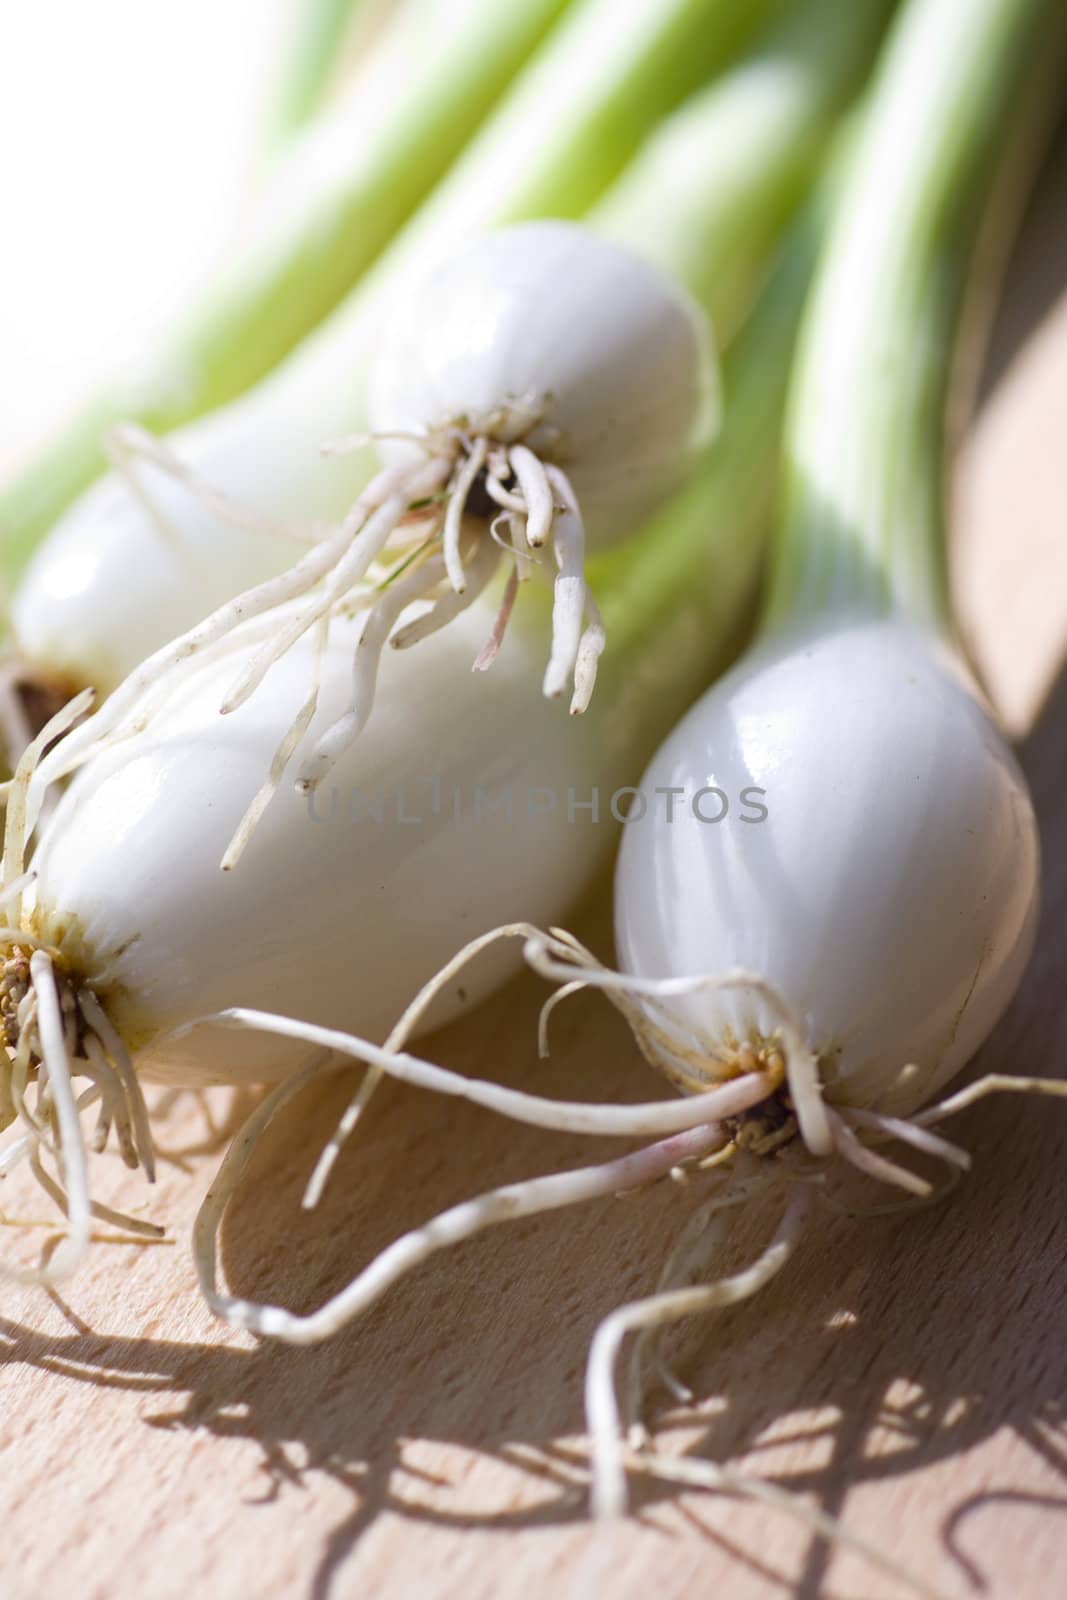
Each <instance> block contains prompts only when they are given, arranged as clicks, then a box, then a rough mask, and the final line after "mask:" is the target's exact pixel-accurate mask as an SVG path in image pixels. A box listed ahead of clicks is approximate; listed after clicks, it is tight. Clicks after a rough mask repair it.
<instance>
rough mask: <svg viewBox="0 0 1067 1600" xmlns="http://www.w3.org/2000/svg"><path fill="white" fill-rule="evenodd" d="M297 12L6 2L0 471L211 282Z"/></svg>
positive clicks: (195, 0)
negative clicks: (193, 289) (201, 284)
mask: <svg viewBox="0 0 1067 1600" xmlns="http://www.w3.org/2000/svg"><path fill="white" fill-rule="evenodd" d="M299 3H300V0H0V470H3V469H9V468H10V467H11V466H12V465H13V464H14V463H15V462H17V460H18V459H19V458H20V457H22V456H24V455H25V454H26V453H27V451H28V450H29V448H30V447H31V446H32V444H33V443H34V441H35V440H37V439H39V438H40V437H41V436H42V434H43V433H45V432H46V431H47V429H48V428H49V426H51V425H54V424H55V422H56V421H57V420H58V419H59V418H60V417H62V416H63V415H64V414H65V413H66V412H68V411H70V410H72V409H74V407H75V404H76V402H77V400H78V399H79V398H80V397H83V396H84V395H85V394H86V393H87V392H88V391H89V390H91V389H92V388H93V387H94V385H95V383H96V382H97V381H99V380H100V379H102V378H106V376H107V375H108V373H109V371H111V370H113V369H114V367H115V366H116V365H117V364H122V363H127V362H130V361H133V360H135V359H136V354H137V351H138V349H139V348H142V349H143V347H144V344H145V341H146V340H147V339H150V338H151V336H152V334H153V331H154V330H155V329H156V328H158V327H160V326H162V325H165V323H166V321H167V319H168V317H169V316H170V315H171V314H172V312H173V311H174V309H175V307H176V306H177V305H179V304H180V303H181V301H182V300H183V298H184V296H185V294H186V293H187V292H188V289H189V286H190V284H191V283H193V282H195V281H196V280H197V279H201V280H202V279H203V278H204V277H206V276H207V275H208V274H209V273H210V270H211V263H212V259H213V256H214V254H215V252H216V251H217V250H218V249H219V248H220V246H221V244H222V242H223V241H224V240H225V237H226V234H227V232H228V230H229V228H230V227H231V226H232V219H233V218H234V215H235V212H236V210H237V207H238V206H239V204H240V201H241V197H242V195H243V194H244V193H246V192H247V186H248V185H249V184H250V183H251V182H252V181H253V180H254V176H255V172H256V167H257V161H258V157H259V153H260V149H261V145H262V139H263V134H264V124H265V119H266V118H267V117H268V116H269V114H270V111H271V110H272V108H273V103H274V98H273V97H274V95H275V93H276V90H277V75H278V72H279V64H280V60H281V56H282V52H283V47H284V41H285V38H286V30H287V28H288V27H290V26H292V25H293V17H294V12H293V9H292V8H293V7H294V6H296V5H299Z"/></svg>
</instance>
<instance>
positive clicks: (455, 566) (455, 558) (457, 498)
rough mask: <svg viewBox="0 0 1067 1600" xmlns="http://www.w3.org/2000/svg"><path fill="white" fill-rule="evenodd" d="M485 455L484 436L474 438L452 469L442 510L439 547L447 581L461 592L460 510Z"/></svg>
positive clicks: (484, 460) (463, 505)
mask: <svg viewBox="0 0 1067 1600" xmlns="http://www.w3.org/2000/svg"><path fill="white" fill-rule="evenodd" d="M488 455H489V443H488V440H486V439H476V440H475V441H474V443H473V445H472V446H471V448H470V451H469V452H468V454H467V457H466V459H465V461H464V462H463V465H462V466H461V467H460V469H459V471H458V472H457V473H456V477H455V482H454V484H453V485H452V489H451V492H450V494H449V497H448V509H447V510H446V512H445V526H444V532H443V534H442V537H441V547H442V552H443V554H444V558H445V571H446V572H447V573H448V581H449V583H450V584H451V585H452V588H453V590H454V592H455V593H456V594H462V593H463V591H464V589H465V588H466V587H467V579H466V575H465V574H464V571H463V556H462V554H461V552H460V538H461V536H462V533H463V514H464V512H465V511H466V509H467V496H468V495H469V494H470V492H471V490H472V488H473V487H474V480H475V478H476V477H477V476H478V474H479V472H481V470H482V468H483V467H484V466H485V462H486V458H487V456H488Z"/></svg>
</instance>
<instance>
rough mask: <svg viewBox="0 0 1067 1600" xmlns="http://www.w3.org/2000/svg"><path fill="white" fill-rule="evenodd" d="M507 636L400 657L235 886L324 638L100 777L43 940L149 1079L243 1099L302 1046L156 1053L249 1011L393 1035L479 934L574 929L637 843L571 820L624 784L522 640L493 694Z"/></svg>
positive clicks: (173, 726) (445, 637)
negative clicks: (599, 876) (350, 737)
mask: <svg viewBox="0 0 1067 1600" xmlns="http://www.w3.org/2000/svg"><path fill="white" fill-rule="evenodd" d="M491 621H492V612H491V609H489V610H487V609H486V608H484V607H482V608H473V609H472V611H471V612H470V613H468V614H466V615H465V616H464V617H462V618H461V619H459V620H458V622H457V625H456V626H455V627H454V628H450V629H448V630H445V631H444V632H443V633H441V634H438V635H436V636H434V637H433V638H431V639H429V640H427V641H426V642H425V644H424V645H423V646H422V647H420V649H419V650H416V651H391V652H389V653H388V654H387V657H386V659H385V661H384V662H383V666H382V672H381V681H380V685H379V695H380V703H381V714H380V715H379V716H378V717H376V718H375V720H374V722H373V723H372V725H371V726H370V727H369V728H368V730H367V732H366V735H365V737H364V738H363V739H361V740H360V741H359V742H358V744H357V745H355V746H354V747H353V748H352V749H351V750H350V751H349V752H348V753H347V755H346V756H345V758H344V760H343V761H341V762H340V763H339V764H338V767H337V769H336V770H335V772H334V773H333V774H332V775H331V778H330V782H329V783H328V784H327V785H326V786H325V787H324V789H323V790H322V791H320V792H319V793H317V794H316V795H315V796H313V797H305V796H301V795H299V794H298V793H297V792H296V790H295V789H294V787H293V785H292V783H291V782H287V783H283V784H282V785H281V787H280V788H279V790H278V792H277V794H276V795H275V797H274V800H273V801H272V803H271V804H270V806H269V807H268V808H267V810H266V812H265V814H264V816H263V817H262V819H261V821H260V823H259V826H258V828H257V830H256V832H255V834H254V835H253V837H252V839H251V842H250V843H249V845H248V847H247V850H246V851H245V854H244V856H243V857H242V859H241V861H240V862H239V864H238V865H237V867H236V868H235V869H234V870H233V871H230V872H223V871H221V870H220V865H219V863H220V860H221V858H222V856H223V852H224V851H225V849H226V847H227V844H228V842H229V840H230V838H231V836H232V834H233V832H234V829H235V828H236V826H237V824H238V821H239V819H240V817H241V815H242V814H243V812H244V810H245V808H246V806H247V805H248V804H249V802H250V800H251V799H252V797H253V796H254V795H255V793H256V791H257V790H258V788H259V786H260V784H261V783H262V781H263V778H264V774H265V773H266V771H267V770H268V768H269V765H270V760H271V757H272V754H273V752H274V749H275V747H276V745H277V743H278V739H279V737H280V732H281V730H282V729H283V728H284V727H285V726H286V725H287V724H288V722H289V721H290V720H291V718H292V717H293V716H294V715H295V713H296V711H297V709H298V707H299V706H300V705H301V703H302V701H303V700H304V698H305V696H306V694H307V684H308V672H309V665H310V651H311V646H310V643H309V642H308V641H307V640H305V641H304V642H303V643H302V644H301V645H300V646H299V647H297V648H296V649H294V650H293V651H292V652H290V653H289V654H288V655H287V656H285V657H284V658H283V659H282V660H281V661H280V662H279V663H278V664H277V665H276V666H275V667H274V668H273V669H272V671H271V674H270V676H269V677H268V679H267V682H266V684H265V685H264V690H263V692H262V693H260V694H257V695H254V696H253V697H252V698H251V700H250V701H249V702H248V703H247V704H246V705H245V706H243V707H242V708H241V709H240V710H239V711H236V712H234V713H233V714H232V715H230V716H227V717H222V716H220V715H219V709H218V708H219V701H220V699H221V695H222V692H223V689H224V686H225V685H226V684H227V683H228V682H229V681H230V680H231V679H232V676H233V672H234V670H235V665H237V664H238V663H235V660H234V658H233V657H232V656H230V657H229V658H227V659H226V660H225V661H224V662H222V663H221V664H216V665H214V666H211V667H205V668H203V669H201V670H200V671H199V672H198V673H197V674H195V675H193V677H192V678H191V681H190V684H189V686H188V689H187V690H186V692H185V693H184V694H183V695H182V696H181V697H180V698H177V699H175V700H174V702H173V703H172V704H171V705H170V706H168V708H167V710H166V712H165V713H164V714H162V715H160V716H159V717H158V718H157V719H156V720H155V721H154V722H153V723H152V725H151V727H150V729H148V730H146V731H144V732H142V733H140V734H137V735H135V736H134V737H132V738H126V739H124V740H123V741H121V742H120V743H117V744H116V745H115V746H114V747H113V748H111V749H110V750H108V751H106V752H105V753H103V754H102V755H100V756H98V757H96V758H93V759H92V760H91V761H90V762H89V764H88V765H87V766H86V767H85V768H83V770H82V771H81V772H80V773H78V774H77V776H76V777H75V778H74V780H73V782H72V783H71V785H70V787H69V788H68V790H67V791H66V793H65V794H64V796H63V798H62V800H61V802H60V804H59V806H58V808H57V810H56V812H55V814H54V816H53V817H52V819H51V821H50V823H49V825H48V826H47V829H46V831H45V833H44V836H43V838H42V839H41V842H40V846H39V848H38V850H37V851H36V853H35V856H34V867H35V870H36V872H37V874H38V877H37V883H36V886H35V895H36V911H35V914H34V926H35V927H36V928H37V929H38V930H39V931H40V932H42V933H43V934H44V936H45V937H46V938H47V939H48V940H49V941H52V942H55V943H58V944H59V945H60V946H61V948H62V949H63V950H64V952H65V953H66V955H67V956H68V958H69V962H70V965H71V967H72V968H73V969H74V970H75V971H76V973H77V974H78V976H79V978H80V979H81V981H83V982H85V983H88V984H90V985H91V986H93V987H94V988H95V989H96V990H97V992H98V994H99V997H100V998H101V1000H102V1001H103V1002H104V1003H105V1005H106V1006H107V1008H108V1011H109V1013H110V1015H111V1017H112V1019H113V1021H114V1022H115V1024H116V1026H117V1027H118V1028H119V1030H120V1033H121V1034H122V1036H123V1038H124V1039H125V1040H126V1042H127V1044H128V1045H129V1047H130V1048H131V1049H132V1050H134V1051H137V1052H139V1054H138V1061H137V1065H138V1071H139V1072H140V1071H144V1072H145V1073H147V1074H148V1075H150V1076H151V1075H153V1074H155V1075H157V1076H163V1077H165V1078H167V1079H169V1080H171V1081H178V1082H184V1083H196V1082H198V1081H200V1082H203V1081H224V1082H225V1081H234V1080H237V1079H240V1078H252V1079H257V1080H264V1079H268V1078H272V1077H277V1076H278V1075H280V1074H283V1073H285V1072H288V1071H289V1070H291V1069H292V1068H293V1066H294V1065H295V1064H299V1062H300V1060H301V1059H302V1052H301V1050H300V1048H299V1047H294V1046H293V1045H292V1044H289V1043H287V1042H286V1041H284V1040H278V1039H267V1038H257V1037H255V1036H253V1035H237V1034H234V1033H233V1032H232V1031H231V1032H227V1031H222V1030H212V1029H199V1030H197V1031H196V1032H195V1033H194V1034H192V1035H190V1036H189V1037H187V1038H184V1039H179V1040H176V1041H173V1042H172V1043H170V1044H169V1045H167V1046H166V1048H156V1047H155V1046H154V1043H153V1041H154V1040H155V1039H156V1038H157V1036H158V1035H159V1034H160V1033H162V1032H163V1031H165V1030H166V1029H168V1028H173V1027H175V1026H179V1025H181V1024H182V1023H184V1022H187V1021H189V1020H190V1019H192V1018H194V1017H197V1016H201V1015H204V1014H207V1013H212V1012H215V1011H217V1010H219V1009H221V1008H224V1007H226V1006H233V1005H246V1006H257V1007H264V1008H266V1009H269V1010H273V1011H280V1012H283V1013H285V1014H288V1015H292V1016H296V1017H301V1018H304V1019H305V1020H309V1021H314V1022H318V1023H321V1024H324V1025H330V1026H334V1027H341V1028H345V1029H350V1030H352V1031H354V1032H357V1033H360V1034H363V1035H366V1036H369V1037H371V1038H381V1037H382V1036H384V1034H385V1033H386V1031H387V1030H388V1029H389V1028H390V1027H391V1026H392V1025H393V1024H394V1023H395V1022H396V1020H397V1017H398V1016H399V1014H400V1012H401V1011H402V1010H403V1009H404V1007H405V1006H406V1005H407V1003H408V1002H409V1001H410V999H411V998H412V996H413V995H414V993H415V992H416V990H418V988H419V987H420V985H421V984H422V983H423V982H424V981H425V980H426V979H427V978H429V977H430V976H431V975H432V974H433V973H434V972H435V971H436V970H437V969H438V968H439V967H440V966H441V965H443V963H444V962H445V961H446V959H447V958H448V957H449V956H450V955H451V954H452V952H453V951H454V949H455V947H456V944H457V941H459V942H461V941H462V939H463V938H464V936H465V935H466V934H467V933H475V932H480V931H482V930H483V929H484V928H486V927H489V926H491V925H493V924H494V923H495V922H499V921H502V920H509V919H511V918H513V917H515V916H517V915H520V914H522V915H525V914H528V913H529V911H530V909H531V908H533V910H534V912H535V914H536V915H538V916H541V917H545V918H548V919H550V920H551V919H552V918H555V917H558V916H560V915H561V914H562V913H563V912H564V911H565V910H566V907H567V905H568V904H569V903H570V901H571V899H572V897H573V895H574V894H575V892H576V891H577V890H578V889H579V888H580V886H581V885H582V883H584V882H585V881H587V878H588V875H589V874H590V873H591V872H592V871H595V870H596V867H597V865H598V864H601V863H602V862H603V859H604V854H605V852H606V850H607V848H608V847H609V845H610V841H611V839H612V836H613V835H612V829H611V828H610V826H608V825H601V824H597V823H594V822H593V820H592V817H591V814H590V812H589V811H588V810H574V809H573V808H570V807H569V806H568V791H569V790H570V789H572V788H573V790H574V793H575V794H576V796H577V797H578V798H579V799H584V798H585V797H586V796H587V795H588V793H589V790H590V787H591V785H592V784H593V783H595V782H596V781H597V772H598V768H599V769H600V771H601V772H602V771H603V766H604V762H605V753H604V751H605V734H604V729H603V728H602V726H601V719H599V718H598V717H596V716H594V717H591V718H589V719H585V720H584V721H583V722H581V723H578V722H575V721H573V720H571V719H570V718H567V717H561V716H559V715H558V710H557V709H556V708H553V707H552V706H551V705H549V704H547V703H546V702H545V701H544V700H543V699H542V697H541V696H540V694H539V692H538V687H537V682H536V674H533V673H531V672H530V671H529V656H530V654H531V653H532V652H536V651H537V650H538V648H539V646H538V641H537V640H536V638H534V640H533V641H532V642H531V641H528V640H527V637H526V634H525V633H524V631H523V630H522V629H516V630H515V632H514V635H513V636H512V638H511V639H510V640H509V644H508V647H507V649H506V650H505V651H504V652H503V653H502V655H501V658H500V661H499V662H498V668H497V670H496V671H495V672H493V673H489V674H485V675H475V674H472V673H471V671H470V661H471V657H472V655H473V654H474V653H475V652H476V650H477V648H478V645H479V643H480V642H481V641H482V640H483V639H484V636H485V633H486V631H487V630H488V628H489V626H490V624H491ZM357 629H358V623H357V624H351V623H349V624H345V625H342V626H339V627H338V628H337V629H336V630H335V632H334V636H333V637H332V638H331V641H330V645H329V647H328V651H327V657H326V661H325V664H324V670H323V675H322V691H321V706H320V711H319V714H318V716H317V717H316V719H315V720H314V722H313V723H312V725H311V728H310V730H309V733H308V735H307V739H308V741H314V738H315V736H316V734H317V732H318V731H319V730H320V729H321V728H322V727H323V726H324V725H326V724H327V723H328V721H329V720H330V718H331V717H333V716H335V715H336V714H337V711H338V708H339V706H340V705H341V704H342V703H343V702H344V700H345V697H346V695H347V693H348V688H349V682H350V677H351V664H352V651H353V647H354V640H355V632H356V630H357ZM516 727H520V728H521V729H522V737H521V739H516V737H515V730H516ZM605 821H606V819H605ZM519 959H520V953H519V951H518V949H517V948H515V947H514V946H512V947H510V948H504V949H502V950H501V951H500V952H499V953H498V954H497V955H496V957H495V958H490V959H488V960H487V961H486V962H485V963H483V964H480V965H479V967H478V968H477V969H476V970H474V971H472V972H471V973H470V974H469V975H466V974H465V975H464V976H463V977H462V978H461V979H460V980H459V981H458V983H457V984H456V985H455V986H453V987H452V988H451V989H450V990H449V992H448V995H447V996H446V998H445V1002H444V1004H443V1006H441V1007H439V1008H438V1009H437V1010H436V1011H435V1012H434V1020H435V1021H437V1022H440V1021H442V1020H444V1019H445V1018H447V1016H449V1015H451V1014H453V1013H454V1012H456V1011H458V1010H460V1009H462V1008H463V1007H464V1006H465V1005H471V1004H473V1003H474V1002H475V1001H476V1000H477V999H478V998H479V997H480V996H481V995H482V994H484V993H486V992H487V991H488V990H490V989H491V988H492V987H494V986H495V985H496V984H497V983H499V982H500V981H501V978H502V976H503V975H505V974H506V972H507V971H508V970H509V969H510V967H511V966H513V965H514V964H515V963H516V962H518V961H519ZM303 1054H306V1052H303Z"/></svg>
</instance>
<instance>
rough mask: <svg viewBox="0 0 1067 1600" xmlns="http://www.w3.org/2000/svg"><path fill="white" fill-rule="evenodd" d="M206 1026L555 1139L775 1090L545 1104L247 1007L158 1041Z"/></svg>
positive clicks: (750, 1077) (662, 1126)
mask: <svg viewBox="0 0 1067 1600" xmlns="http://www.w3.org/2000/svg"><path fill="white" fill-rule="evenodd" d="M207 1023H211V1024H217V1025H219V1026H223V1027H231V1028H245V1029H250V1030H252V1031H253V1032H259V1033H267V1034H273V1035H275V1036H276V1037H279V1038H283V1039H293V1040H296V1041H298V1042H301V1043H304V1044H308V1045H312V1046H317V1047H318V1048H319V1049H321V1050H328V1051H332V1052H335V1053H336V1054H338V1055H343V1056H349V1057H352V1058H354V1059H355V1060H357V1061H363V1062H366V1063H369V1064H370V1065H371V1066H376V1067H380V1068H381V1070H382V1071H383V1072H384V1073H385V1074H386V1076H388V1077H391V1078H396V1079H397V1080H398V1081H399V1082H401V1083H409V1084H411V1085H413V1087H415V1088H419V1089H429V1090H431V1091H434V1092H436V1093H438V1094H446V1095H451V1096H453V1097H454V1098H456V1099H460V1100H469V1101H471V1103H472V1104H474V1105H480V1106H484V1107H485V1108H486V1110H488V1111H495V1112H497V1113H498V1114H499V1115H500V1116H505V1117H510V1118H511V1119H512V1120H513V1121H515V1122H524V1123H528V1124H529V1125H530V1126H532V1127H535V1128H550V1129H552V1130H554V1131H555V1132H558V1133H592V1134H602V1135H604V1136H605V1137H609V1138H643V1137H656V1136H662V1135H666V1134H670V1133H681V1132H684V1131H685V1130H686V1129H689V1128H693V1127H696V1126H698V1125H701V1124H704V1123H708V1122H715V1121H719V1120H721V1119H723V1118H726V1117H733V1116H739V1115H740V1114H741V1112H742V1111H747V1110H748V1109H749V1108H750V1107H751V1106H754V1105H758V1104H759V1102H760V1101H761V1100H765V1099H766V1098H767V1097H768V1095H770V1094H772V1093H773V1092H774V1090H775V1088H776V1087H777V1085H776V1082H775V1080H774V1078H773V1077H771V1076H770V1074H768V1073H765V1072H749V1073H745V1074H744V1075H743V1076H740V1077H737V1078H733V1079H731V1080H730V1082H728V1083H724V1084H722V1085H721V1086H720V1087H719V1088H716V1089H712V1090H710V1091H709V1092H708V1093H707V1094H702V1095H692V1096H690V1097H688V1098H686V1099H679V1100H655V1101H652V1102H649V1103H646V1104H644V1105H642V1104H637V1105H627V1106H621V1105H598V1104H595V1103H590V1102H583V1101H564V1100H547V1099H544V1098H543V1097H541V1096H540V1095H532V1094H524V1093H523V1092H521V1091H520V1090H517V1089H506V1088H504V1087H502V1086H501V1085H499V1084H494V1083H487V1082H485V1081H483V1080H481V1079H476V1078H465V1077H464V1076H463V1075H462V1074H461V1073H458V1072H450V1071H448V1069H447V1068H445V1067H437V1066H434V1065H433V1064H432V1063H431V1062H429V1061H422V1060H420V1059H419V1058H418V1057H417V1056H412V1055H408V1054H407V1053H406V1052H405V1051H390V1050H387V1049H385V1048H384V1047H383V1046H381V1045H376V1044H372V1043H371V1042H370V1041H369V1040H367V1039H359V1038H357V1037H355V1035H353V1034H349V1033H342V1032H339V1031H338V1030H336V1029H333V1028H322V1027H318V1026H316V1025H315V1024H313V1023H310V1022H302V1021H300V1020H299V1019H298V1018H295V1017H284V1016H278V1015H276V1014H275V1013H273V1012H270V1011H257V1010H253V1009H251V1008H248V1007H233V1008H232V1009H230V1010H226V1011H217V1012H213V1013H211V1014H210V1015H207V1016H203V1017H198V1018H196V1019H195V1020H194V1021H191V1022H188V1023H184V1024H183V1025H182V1026H181V1027H180V1028H175V1029H174V1030H173V1032H172V1033H170V1034H169V1035H164V1036H163V1037H164V1038H172V1039H174V1038H181V1037H182V1036H184V1035H185V1034H187V1033H189V1032H191V1031H192V1029H193V1028H196V1027H198V1026H200V1025H201V1024H207Z"/></svg>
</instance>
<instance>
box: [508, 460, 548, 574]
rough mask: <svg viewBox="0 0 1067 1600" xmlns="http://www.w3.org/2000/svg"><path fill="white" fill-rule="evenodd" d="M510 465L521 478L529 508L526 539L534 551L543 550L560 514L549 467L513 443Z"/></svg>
mask: <svg viewBox="0 0 1067 1600" xmlns="http://www.w3.org/2000/svg"><path fill="white" fill-rule="evenodd" d="M508 465H509V466H510V467H511V470H512V472H513V473H514V474H515V477H516V480H517V481H518V485H519V489H520V490H521V492H522V499H523V503H524V506H525V509H526V542H527V544H528V545H529V546H530V549H531V550H540V549H541V547H542V545H545V544H547V543H548V539H549V536H550V535H551V533H552V524H553V522H554V520H555V515H556V507H555V502H554V501H553V498H552V487H551V485H550V483H549V480H548V476H547V473H546V470H545V468H544V466H543V465H542V463H541V461H540V460H539V458H538V457H537V456H535V455H534V453H533V451H532V450H530V449H528V447H527V446H526V445H524V444H513V445H512V447H511V449H510V450H509V451H508Z"/></svg>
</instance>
